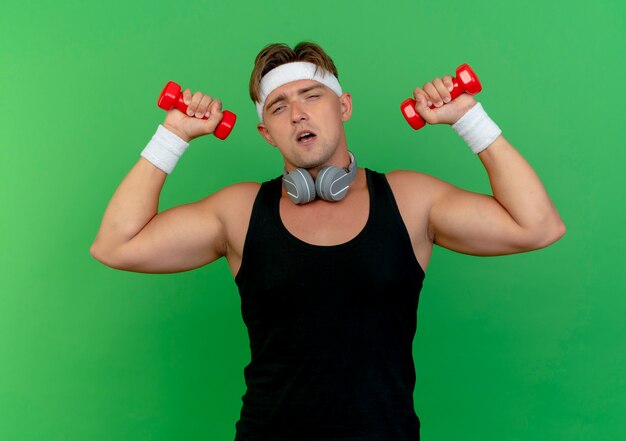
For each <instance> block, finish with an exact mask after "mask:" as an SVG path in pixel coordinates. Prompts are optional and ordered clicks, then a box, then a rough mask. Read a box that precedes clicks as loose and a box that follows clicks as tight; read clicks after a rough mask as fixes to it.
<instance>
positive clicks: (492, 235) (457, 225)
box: [429, 181, 527, 256]
mask: <svg viewBox="0 0 626 441" xmlns="http://www.w3.org/2000/svg"><path fill="white" fill-rule="evenodd" d="M429 224H430V228H431V230H432V234H433V241H434V243H436V244H437V245H440V246H442V247H444V248H448V249H450V250H453V251H457V252H459V253H464V254H472V255H476V256H496V255H503V254H513V253H519V252H523V251H526V250H527V246H526V244H525V237H526V236H525V234H524V231H523V229H522V228H521V227H520V226H519V225H518V224H517V223H516V222H515V220H514V219H513V218H512V217H511V216H510V215H509V213H508V212H507V211H506V209H505V208H504V207H503V206H502V205H500V203H499V202H498V201H497V200H496V199H495V198H494V197H493V196H490V195H485V194H479V193H474V192H471V191H467V190H463V189H460V188H458V187H455V186H454V185H451V184H448V183H446V182H443V181H438V182H437V184H436V192H435V194H434V197H433V202H432V206H431V208H430V213H429Z"/></svg>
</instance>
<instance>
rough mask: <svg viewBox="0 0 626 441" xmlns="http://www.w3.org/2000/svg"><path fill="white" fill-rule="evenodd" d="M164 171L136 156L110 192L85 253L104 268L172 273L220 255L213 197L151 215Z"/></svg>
mask: <svg viewBox="0 0 626 441" xmlns="http://www.w3.org/2000/svg"><path fill="white" fill-rule="evenodd" d="M166 176H167V175H166V173H165V172H163V171H162V170H160V169H158V168H157V167H155V166H154V165H152V164H151V163H149V162H148V161H147V160H145V159H144V158H141V159H140V160H139V161H138V162H137V164H136V165H135V166H134V167H133V168H132V170H131V171H130V173H129V174H128V175H127V176H126V177H125V178H124V180H123V181H122V183H121V184H120V186H119V187H118V188H117V190H116V191H115V194H114V195H113V197H112V199H111V201H110V202H109V205H108V207H107V209H106V211H105V213H104V217H103V219H102V223H101V225H100V229H99V231H98V234H97V235H96V238H95V240H94V243H93V245H92V246H91V255H92V256H93V257H94V258H96V259H97V260H99V261H100V262H102V263H104V264H105V265H108V266H110V267H113V268H116V269H121V270H126V271H135V272H146V273H172V272H178V271H186V270H190V269H194V268H198V267H200V266H203V265H206V264H208V263H210V262H213V261H214V260H216V259H218V258H219V257H221V256H223V255H224V254H225V250H226V244H225V243H226V235H225V229H224V225H223V223H222V222H221V220H220V218H219V216H218V210H217V206H218V205H219V202H218V199H219V195H218V194H216V195H212V196H209V197H207V198H205V199H202V200H201V201H198V202H195V203H192V204H185V205H181V206H178V207H174V208H170V209H169V210H165V211H163V212H162V213H158V214H157V210H158V203H159V194H160V192H161V189H162V187H163V183H164V181H165V178H166Z"/></svg>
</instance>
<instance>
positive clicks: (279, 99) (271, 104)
mask: <svg viewBox="0 0 626 441" xmlns="http://www.w3.org/2000/svg"><path fill="white" fill-rule="evenodd" d="M322 87H323V86H322V85H321V84H314V85H313V86H309V87H305V88H304V89H300V90H298V92H297V94H298V95H302V94H303V93H307V92H309V91H311V90H313V89H321V88H322ZM285 99H287V95H285V94H284V93H281V94H280V95H278V96H277V97H276V98H274V99H273V100H272V101H270V102H269V104H267V105H266V106H265V109H266V110H267V109H269V108H271V107H272V106H273V105H274V104H276V103H277V102H279V101H282V100H285Z"/></svg>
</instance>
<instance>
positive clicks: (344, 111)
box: [339, 92, 352, 122]
mask: <svg viewBox="0 0 626 441" xmlns="http://www.w3.org/2000/svg"><path fill="white" fill-rule="evenodd" d="M339 105H340V106H341V120H342V121H344V122H345V121H349V120H350V116H351V115H352V96H351V95H350V94H349V93H348V92H344V93H342V94H341V96H340V97H339Z"/></svg>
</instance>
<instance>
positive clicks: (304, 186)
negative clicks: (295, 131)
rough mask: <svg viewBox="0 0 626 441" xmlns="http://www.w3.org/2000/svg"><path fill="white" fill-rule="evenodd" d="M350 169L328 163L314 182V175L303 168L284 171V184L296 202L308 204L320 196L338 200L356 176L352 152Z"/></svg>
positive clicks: (290, 197)
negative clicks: (288, 171) (289, 171)
mask: <svg viewBox="0 0 626 441" xmlns="http://www.w3.org/2000/svg"><path fill="white" fill-rule="evenodd" d="M348 154H349V155H350V165H349V166H348V169H347V170H346V169H345V168H341V167H335V166H334V165H328V166H326V167H323V168H322V169H321V170H320V171H319V173H318V174H317V179H316V180H315V182H313V177H312V176H311V175H310V174H309V172H308V171H306V170H305V169H303V168H297V169H295V170H294V171H292V172H291V173H287V171H286V170H285V171H284V172H283V186H284V187H285V190H287V194H288V195H289V199H291V200H292V201H293V203H294V204H307V203H309V202H311V201H312V200H314V199H315V196H316V195H317V196H319V197H320V198H322V199H324V200H325V201H331V202H337V201H340V200H341V199H343V198H344V197H345V196H346V194H347V193H348V188H349V187H350V184H351V183H352V181H354V178H355V176H356V159H355V158H354V155H353V154H352V152H348Z"/></svg>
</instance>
